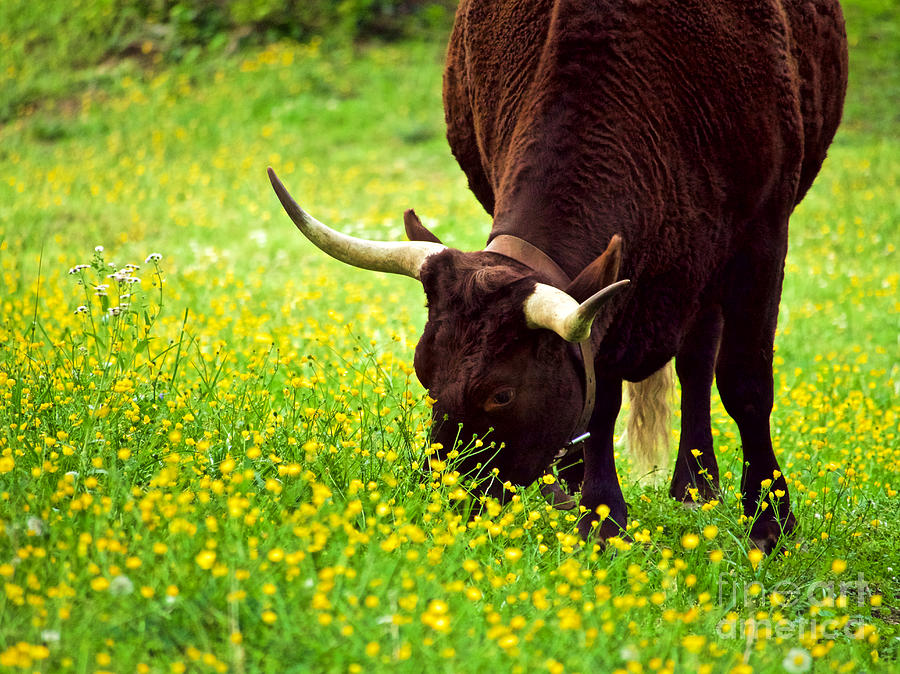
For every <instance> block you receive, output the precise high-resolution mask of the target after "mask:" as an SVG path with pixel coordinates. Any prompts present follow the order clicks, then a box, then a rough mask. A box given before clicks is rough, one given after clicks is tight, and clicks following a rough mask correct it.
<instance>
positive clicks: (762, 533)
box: [270, 0, 847, 550]
mask: <svg viewBox="0 0 900 674" xmlns="http://www.w3.org/2000/svg"><path fill="white" fill-rule="evenodd" d="M846 81H847V53H846V37H845V31H844V22H843V17H842V14H841V10H840V7H839V5H838V3H837V1H836V0H745V1H742V2H733V1H731V0H678V1H675V0H672V1H669V2H667V1H664V0H661V1H659V2H651V1H649V0H463V1H462V2H461V4H460V7H459V9H458V11H457V15H456V23H455V26H454V29H453V34H452V36H451V38H450V45H449V49H448V53H447V67H446V71H445V78H444V105H445V111H446V119H447V136H448V139H449V141H450V147H451V149H452V150H453V153H454V155H455V156H456V158H457V160H458V161H459V164H460V166H461V167H462V169H463V170H464V171H465V173H466V175H467V176H468V179H469V184H470V186H471V189H472V191H473V192H474V193H475V195H476V197H477V198H478V199H479V201H481V203H482V204H483V206H484V207H485V209H486V210H487V211H488V212H489V213H490V214H491V215H492V216H493V226H492V228H491V232H490V235H489V237H488V247H487V249H486V250H483V251H479V252H469V253H465V252H460V251H458V250H454V249H450V248H445V247H444V246H442V245H441V244H440V243H439V242H438V240H437V238H436V237H434V235H432V234H431V233H430V232H428V230H426V229H425V228H424V227H423V226H422V225H421V223H420V222H419V221H418V219H417V218H416V217H415V215H414V214H413V213H412V212H408V213H407V216H406V228H407V233H408V235H409V237H410V239H413V241H411V242H408V243H382V242H366V241H361V240H358V239H353V238H351V237H346V236H344V235H341V234H339V233H337V232H334V231H333V230H330V229H328V228H327V227H325V226H324V225H321V223H318V222H316V221H315V220H313V219H312V218H310V217H309V216H308V215H307V214H306V213H304V212H303V211H302V210H301V209H300V208H299V207H298V206H297V205H296V204H295V203H294V202H293V200H292V199H291V198H290V196H289V195H288V194H287V192H286V191H285V190H284V188H283V186H281V184H280V182H278V180H277V178H275V177H274V174H270V175H271V177H272V179H273V184H274V185H275V187H276V191H277V192H278V195H279V197H280V198H281V201H282V203H283V204H284V205H285V208H286V209H287V210H288V213H289V214H290V215H291V217H292V219H293V220H294V221H295V223H296V224H297V225H298V227H299V228H300V229H301V230H302V231H303V232H304V234H306V235H307V236H308V237H309V238H310V239H311V240H312V241H313V242H314V243H315V244H316V245H318V246H319V247H320V248H322V249H323V250H324V251H325V252H327V253H329V254H331V255H333V256H335V257H337V258H338V259H340V260H343V261H345V262H348V263H350V264H353V265H356V266H359V267H364V268H367V269H376V270H382V271H391V272H397V273H402V274H406V275H409V276H412V277H414V278H417V279H419V280H421V282H422V285H423V286H424V290H425V294H426V296H427V299H428V323H427V325H426V326H425V331H424V334H423V335H422V339H421V340H420V342H419V344H418V346H417V348H416V357H415V366H416V372H417V374H418V376H419V379H420V380H421V382H422V384H423V385H424V386H425V387H427V388H428V390H429V391H430V394H431V396H432V397H433V398H435V399H436V400H437V402H436V403H435V405H434V420H435V423H434V428H433V431H432V435H433V439H434V440H436V441H439V442H440V443H442V444H443V445H444V448H445V451H447V450H449V449H450V448H452V447H453V446H454V444H455V443H456V442H457V440H460V441H461V442H462V444H465V443H466V441H467V439H468V438H470V437H471V435H472V434H478V435H486V436H487V437H488V439H491V440H493V441H494V443H493V444H490V443H488V444H487V445H486V446H485V448H484V451H482V453H481V454H473V455H471V456H469V457H468V458H467V459H466V460H464V461H463V462H462V463H461V469H462V470H463V471H470V470H471V471H478V470H479V469H481V470H484V469H486V468H496V469H497V471H498V474H499V478H500V479H501V480H510V481H512V482H515V483H519V484H528V483H530V482H532V481H534V480H535V479H537V478H538V477H540V476H541V475H542V474H543V473H544V472H545V471H546V470H547V469H548V467H549V466H550V464H551V463H552V461H553V459H554V456H555V455H556V454H557V451H558V450H559V448H560V447H563V446H564V445H566V444H567V442H568V441H569V440H570V439H571V438H572V437H573V435H574V434H576V433H580V432H581V431H583V430H585V428H584V427H585V426H586V427H587V430H588V431H589V432H590V434H591V437H590V439H589V440H587V441H586V442H585V443H584V444H583V445H582V446H581V447H582V451H583V457H584V461H583V465H581V466H578V467H576V468H574V469H573V470H570V471H569V472H568V473H567V474H566V476H567V478H568V479H569V480H570V481H571V482H574V483H575V484H576V485H577V484H578V483H581V505H582V506H583V512H584V515H583V516H582V519H581V521H580V523H579V529H580V531H581V533H582V535H584V536H585V537H587V535H588V534H589V533H590V531H591V530H592V528H594V527H597V520H598V515H597V510H598V509H599V506H601V505H606V506H607V507H608V508H609V517H608V518H607V519H605V520H604V521H603V522H602V523H601V524H600V526H599V534H600V536H601V537H604V538H605V537H608V536H610V535H613V534H616V533H617V532H618V531H619V530H620V527H623V526H624V525H625V524H626V522H627V520H626V505H625V501H624V499H623V497H622V492H621V489H620V487H619V483H618V480H617V478H616V472H615V465H614V459H613V425H614V422H615V419H616V416H617V414H618V411H619V407H620V404H621V399H622V382H623V380H624V381H629V382H640V381H641V380H645V379H647V378H650V380H651V381H655V382H657V383H658V381H659V377H660V375H658V374H657V375H655V376H652V375H654V373H658V372H659V371H661V368H663V367H664V366H665V365H666V363H668V362H669V361H670V360H671V359H672V358H673V357H674V358H675V367H676V372H677V374H678V377H679V379H680V382H681V389H682V428H681V441H680V444H679V448H678V457H677V459H676V465H675V472H674V475H673V477H672V482H671V487H670V492H671V494H672V496H673V497H675V498H677V499H681V500H686V501H687V500H690V499H691V493H690V492H692V493H694V494H698V496H699V497H701V498H710V497H713V496H714V495H716V494H717V493H718V467H717V465H716V459H715V455H714V453H713V442H712V434H711V430H710V412H709V409H710V388H711V385H712V381H713V375H714V374H715V377H716V381H717V384H718V388H719V392H720V395H721V397H722V402H723V403H724V405H725V408H726V410H727V411H728V413H729V414H730V415H731V416H732V417H733V418H734V420H735V421H736V422H737V425H738V428H739V430H740V435H741V441H742V444H743V453H744V469H743V475H742V479H741V489H742V492H743V503H744V511H745V513H746V514H747V515H748V516H751V517H752V516H754V515H755V514H757V513H758V511H760V510H762V512H760V513H759V515H758V517H756V519H755V521H754V522H753V524H752V527H751V530H750V536H751V539H752V540H753V541H754V542H755V543H756V544H757V545H759V546H760V547H762V548H765V549H767V550H769V549H771V548H772V547H773V545H775V543H776V541H777V539H778V537H779V535H780V534H781V533H782V531H790V530H791V529H793V527H794V517H793V515H792V514H791V511H790V501H789V496H788V488H787V484H786V483H785V480H784V477H783V476H782V475H781V473H780V471H779V465H778V461H777V460H776V458H775V454H774V452H773V450H772V442H771V437H770V431H769V416H770V413H771V409H772V401H773V379H772V354H773V340H774V335H775V323H776V318H777V315H778V304H779V300H780V296H781V285H782V278H783V270H784V259H785V254H786V252H787V239H788V237H787V231H788V217H789V216H790V214H791V211H792V210H793V208H794V207H795V206H796V204H797V203H798V202H799V201H800V200H801V199H802V198H803V195H804V194H805V193H806V191H807V189H809V187H810V185H811V183H812V181H813V178H814V177H815V175H816V173H817V172H818V171H819V168H820V166H821V164H822V161H823V160H824V158H825V151H826V149H827V147H828V145H829V143H830V142H831V139H832V137H833V136H834V133H835V130H836V129H837V126H838V122H839V121H840V116H841V109H842V105H843V99H844V92H845V88H846ZM617 235H618V236H617ZM570 279H571V280H570ZM620 279H629V280H630V284H623V283H616V282H617V281H620ZM585 340H586V341H585ZM579 342H582V343H584V345H585V347H586V348H585V349H582V350H579V349H578V348H577V347H576V346H574V345H575V344H577V343H579ZM585 354H587V355H586V356H585ZM583 358H587V360H588V361H590V362H587V363H583V362H582V359H583ZM591 365H593V368H591V367H590V366H591ZM594 372H596V375H594ZM585 379H586V380H587V383H586V384H585ZM594 379H595V381H593V380H594ZM656 388H657V389H661V388H662V387H659V386H657V387H656ZM586 389H587V390H586ZM593 395H595V396H596V403H595V404H594V405H593V407H591V405H590V404H589V403H590V402H591V400H588V401H587V403H586V402H585V398H588V399H591V398H592V396H593ZM640 402H641V401H640V400H638V401H637V403H636V404H639V403H640ZM585 412H587V413H588V414H589V419H586V420H580V418H579V417H580V415H582V414H584V413H585ZM460 425H462V426H460ZM461 428H462V430H461ZM461 433H462V434H464V435H461ZM692 450H699V454H697V452H694V451H692ZM695 454H696V456H695ZM582 478H583V479H582ZM768 480H771V485H770V489H771V491H772V497H774V498H766V496H765V488H766V485H768V484H769V483H768V482H766V481H768ZM491 489H493V488H491ZM695 489H696V490H697V491H693V490H695ZM689 490H690V492H689ZM489 491H490V489H489ZM491 493H496V491H493V492H491ZM761 497H762V498H763V499H765V500H766V501H768V502H770V503H772V504H773V507H767V508H763V509H760V506H759V501H760V498H761Z"/></svg>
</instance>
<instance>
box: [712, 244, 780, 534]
mask: <svg viewBox="0 0 900 674" xmlns="http://www.w3.org/2000/svg"><path fill="white" fill-rule="evenodd" d="M785 247H786V246H785ZM783 250H784V247H783V248H782V249H781V250H780V251H778V250H776V251H774V252H773V251H767V252H768V254H767V255H756V256H753V255H751V254H747V255H745V256H744V257H742V258H740V259H738V260H735V262H734V264H733V265H732V269H731V271H732V275H731V283H730V286H731V287H730V288H729V289H728V292H727V293H726V296H725V297H724V298H723V304H722V313H723V317H724V325H723V329H722V342H721V345H720V347H719V357H718V362H717V365H716V383H717V385H718V388H719V395H720V396H721V398H722V403H723V404H724V405H725V409H726V410H727V411H728V414H729V415H731V417H732V418H733V419H734V420H735V422H736V423H737V426H738V430H739V431H740V435H741V443H742V444H743V453H744V466H743V471H742V475H741V492H742V495H743V496H742V498H743V506H744V514H745V515H746V516H747V517H749V518H753V520H754V521H753V524H752V526H751V529H750V538H751V540H752V541H753V542H754V543H755V544H756V545H757V546H758V547H759V548H761V549H763V550H765V551H766V552H770V551H771V550H772V549H773V548H774V546H775V543H776V542H777V540H778V538H779V536H780V535H781V534H782V533H789V532H790V531H792V530H793V528H794V524H795V520H794V516H793V514H792V513H791V507H790V498H789V495H788V488H787V483H786V482H785V479H784V476H783V475H782V474H781V468H780V466H779V465H778V460H777V459H776V458H775V452H774V451H773V449H772V437H771V433H770V429H769V417H770V415H771V413H772V403H773V398H774V395H773V378H772V357H773V345H774V340H775V323H776V320H777V317H778V303H779V300H780V297H781V282H782V279H783V260H784V255H783V254H781V255H780V257H779V253H782V252H783Z"/></svg>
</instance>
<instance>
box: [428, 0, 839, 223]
mask: <svg viewBox="0 0 900 674" xmlns="http://www.w3.org/2000/svg"><path fill="white" fill-rule="evenodd" d="M642 41H644V42H645V44H641V42H642ZM573 61H574V62H576V63H575V64H573ZM563 68H568V69H569V70H570V71H577V70H579V69H580V70H581V71H582V72H581V74H580V75H579V74H576V75H575V76H574V78H573V77H570V74H571V73H570V74H566V73H564V72H562V69H563ZM625 68H631V69H632V70H631V71H630V72H628V71H626V70H625ZM610 73H612V76H610ZM578 77H582V79H581V81H575V80H576V79H577V78H578ZM846 78H847V57H846V38H845V35H844V25H843V17H842V15H841V11H840V6H839V4H838V2H837V0H758V1H757V2H748V3H734V2H731V0H694V1H693V2H670V3H667V4H663V5H660V3H655V2H645V1H644V0H601V1H600V2H597V1H596V0H591V1H586V0H463V1H462V3H461V4H460V7H459V9H458V13H457V20H456V24H455V26H454V31H453V34H452V36H451V39H450V44H449V47H448V54H447V68H446V72H445V89H444V101H445V108H446V117H447V127H448V138H449V141H450V145H451V148H452V150H453V152H454V154H455V155H456V157H457V158H458V160H459V162H460V164H461V166H462V168H463V170H464V171H465V173H466V174H467V176H468V177H469V179H470V183H471V186H472V189H473V191H474V192H475V194H476V196H477V197H478V198H479V199H480V200H481V201H482V203H483V204H484V205H485V207H486V208H487V210H488V211H489V212H491V213H493V211H494V201H495V199H496V198H497V193H498V192H499V191H502V190H503V188H504V181H506V182H507V183H508V182H509V181H510V180H511V179H512V178H513V177H512V176H511V175H510V173H511V172H512V171H514V170H515V168H514V165H515V164H517V163H519V164H520V163H522V162H523V161H528V157H527V156H524V153H527V152H533V151H534V149H533V147H528V148H522V147H521V146H522V145H523V144H526V145H527V144H528V143H529V142H531V141H537V142H541V140H542V139H543V142H546V147H548V148H550V149H551V150H552V148H553V145H552V144H551V143H552V142H553V141H554V140H557V139H551V138H547V137H546V134H545V133H544V132H545V131H546V130H547V124H548V120H549V123H550V124H552V118H553V117H554V115H558V114H565V112H566V111H565V109H564V108H565V106H567V105H571V104H572V103H574V104H575V105H580V106H583V107H584V108H585V109H586V110H587V109H589V108H590V107H591V106H592V105H595V106H597V108H598V109H599V108H603V107H607V108H609V114H608V115H607V119H604V120H602V121H603V122H607V123H610V124H612V125H617V124H618V128H616V129H614V130H617V131H621V130H624V131H625V133H626V134H627V132H628V130H627V129H622V128H621V127H622V125H621V124H620V123H619V122H618V121H617V120H615V119H613V117H614V116H615V115H616V114H617V113H616V110H615V107H616V100H614V99H616V98H617V97H618V98H619V103H621V105H622V106H623V107H626V108H629V107H630V108H634V107H638V108H640V110H639V111H636V112H637V114H643V115H645V116H646V117H647V118H648V119H649V124H644V125H640V124H638V125H635V127H634V131H635V133H636V134H637V135H644V136H645V135H647V132H648V131H649V132H650V133H652V132H653V131H655V130H656V131H658V130H659V129H653V128H650V127H653V126H654V123H655V122H656V121H658V120H654V119H653V117H654V116H657V115H656V111H655V110H654V108H657V109H658V110H659V113H660V114H659V115H658V116H660V117H662V116H668V117H669V119H670V120H671V119H672V117H673V115H672V110H673V108H674V109H676V113H675V115H674V116H675V117H680V118H681V120H680V121H681V122H683V124H684V126H686V127H690V130H691V131H692V132H693V133H696V134H698V135H700V136H701V137H699V138H698V139H697V143H696V148H691V149H692V150H693V149H696V150H697V151H699V152H703V153H704V154H702V155H700V156H702V157H704V158H710V155H718V157H712V160H713V161H716V160H718V161H719V163H720V164H722V165H727V166H730V167H731V168H734V169H735V174H734V180H733V182H734V183H736V184H740V187H741V188H742V189H744V190H745V191H746V190H747V189H748V188H749V187H751V186H750V185H748V184H747V181H746V174H756V175H758V174H760V173H761V171H760V170H758V167H757V166H756V165H755V163H758V162H759V161H760V159H761V158H760V156H759V152H758V150H759V149H763V150H765V149H766V148H765V145H766V143H767V142H771V141H777V142H779V143H781V144H782V145H792V144H793V145H795V146H796V147H793V148H790V147H789V148H787V150H788V151H791V150H793V151H794V156H793V157H782V156H777V157H774V156H773V157H766V158H765V159H767V160H769V164H770V165H771V164H775V163H779V164H782V165H784V164H791V163H792V161H796V160H799V159H800V158H801V157H803V156H805V158H806V161H805V163H804V169H803V177H802V179H801V180H800V185H799V189H798V190H797V191H798V199H797V200H798V201H799V197H802V194H803V193H805V191H806V189H808V187H809V184H810V183H811V182H812V177H813V176H814V175H815V173H816V171H818V168H819V166H820V165H821V162H822V160H823V159H824V155H825V149H826V148H827V146H828V144H829V143H830V141H831V138H832V137H833V135H834V132H835V130H836V128H837V125H838V122H839V121H840V111H841V108H842V104H843V97H844V90H845V88H846ZM679 79H681V80H682V82H679ZM687 80H692V81H691V82H688V81H687ZM588 81H591V82H592V83H594V84H595V85H596V86H592V87H590V88H588V87H587V86H585V85H586V83H587V82H588ZM682 85H684V86H682ZM579 87H580V88H581V89H582V90H581V91H577V92H575V94H574V96H573V98H569V99H567V98H566V95H567V94H570V93H572V89H573V88H579ZM592 99H593V100H592ZM610 104H611V105H610ZM754 110H758V111H759V112H758V113H757V114H754V113H753V111H754ZM603 115H604V112H603V111H602V110H599V114H598V115H591V114H590V113H589V114H588V116H587V118H586V119H585V120H584V121H586V122H588V123H589V124H590V122H596V121H599V118H601V117H603ZM717 118H720V119H722V120H724V122H723V123H722V124H721V125H720V128H716V123H717ZM676 121H677V120H676ZM658 126H665V125H658ZM773 126H777V127H778V128H777V129H776V130H773V129H772V128H771V127H773ZM767 127H768V128H767ZM668 130H669V131H672V129H668ZM674 131H675V132H676V133H679V132H683V131H685V129H674ZM703 134H708V135H706V136H705V137H703ZM776 135H779V136H781V137H780V138H777V139H775V138H774V136H776ZM523 137H524V140H523ZM750 138H753V140H752V142H751V141H749V140H748V139H750ZM630 140H631V141H632V142H636V143H638V144H639V145H640V144H643V141H644V138H632V139H630ZM667 140H670V139H666V138H661V139H659V143H660V144H662V145H663V146H664V145H665V144H666V141H667ZM735 142H736V145H737V148H736V149H737V150H742V149H744V150H746V156H738V157H735V156H734V155H733V153H732V152H733V150H734V149H735ZM760 144H762V145H763V147H762V148H760ZM728 148H731V150H729V149H728ZM561 149H563V148H561ZM592 149H593V148H592ZM654 149H656V148H654ZM662 149H663V151H665V150H666V148H665V147H662ZM679 149H680V150H681V151H682V153H683V151H684V148H683V147H682V148H679ZM589 151H590V150H589ZM677 159H681V158H676V160H677ZM744 164H746V166H744ZM726 172H727V168H726ZM725 187H726V188H729V187H730V185H726V186H725ZM760 187H765V186H764V185H761V186H760Z"/></svg>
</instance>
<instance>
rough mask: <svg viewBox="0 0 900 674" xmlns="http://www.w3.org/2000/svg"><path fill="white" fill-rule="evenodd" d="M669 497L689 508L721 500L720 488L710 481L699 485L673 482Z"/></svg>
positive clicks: (678, 481)
mask: <svg viewBox="0 0 900 674" xmlns="http://www.w3.org/2000/svg"><path fill="white" fill-rule="evenodd" d="M669 496H671V497H672V498H673V499H675V500H676V501H680V502H681V503H683V504H684V506H685V507H687V508H698V507H700V506H701V505H703V504H704V503H707V502H709V501H715V500H718V499H719V487H718V485H717V484H713V483H712V482H710V481H702V482H699V483H694V482H687V481H685V482H682V481H681V480H674V479H673V480H672V484H671V485H670V486H669Z"/></svg>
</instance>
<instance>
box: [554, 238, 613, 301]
mask: <svg viewBox="0 0 900 674" xmlns="http://www.w3.org/2000/svg"><path fill="white" fill-rule="evenodd" d="M622 246H623V241H622V237H621V236H619V235H618V234H616V235H615V236H613V238H612V240H611V241H610V242H609V245H608V246H607V247H606V250H605V251H604V252H603V255H601V256H600V257H598V258H597V259H596V260H594V261H593V262H591V263H590V264H589V265H588V266H587V267H585V268H584V270H582V272H581V273H580V274H579V275H578V276H577V277H575V280H574V281H572V282H571V283H570V284H569V286H568V287H567V288H566V292H567V293H568V294H569V295H571V296H572V297H573V298H574V299H576V300H578V301H579V302H584V301H585V300H586V299H587V298H588V297H590V296H591V295H593V294H594V293H596V292H597V291H599V290H603V288H605V287H606V286H608V285H612V284H613V283H615V282H616V281H618V280H619V265H620V264H621V262H622Z"/></svg>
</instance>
